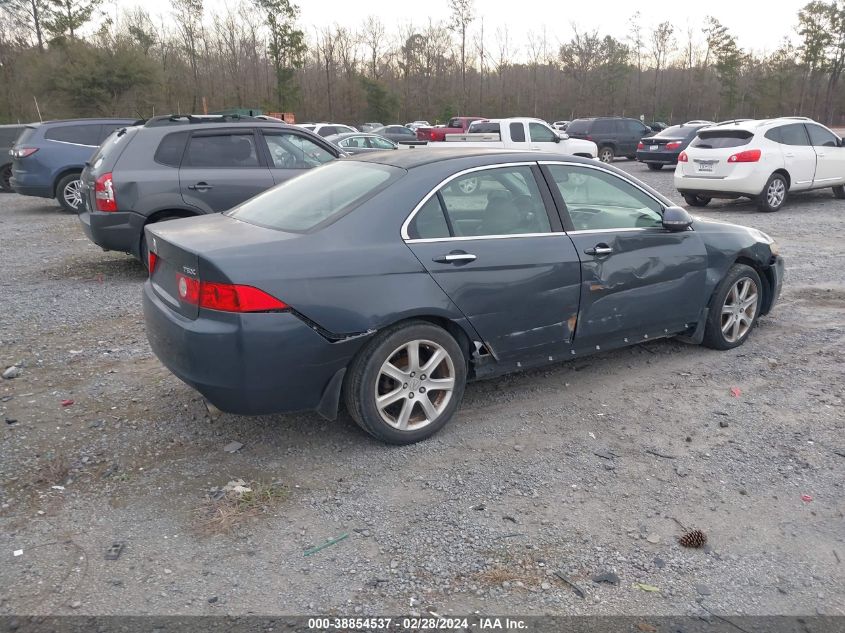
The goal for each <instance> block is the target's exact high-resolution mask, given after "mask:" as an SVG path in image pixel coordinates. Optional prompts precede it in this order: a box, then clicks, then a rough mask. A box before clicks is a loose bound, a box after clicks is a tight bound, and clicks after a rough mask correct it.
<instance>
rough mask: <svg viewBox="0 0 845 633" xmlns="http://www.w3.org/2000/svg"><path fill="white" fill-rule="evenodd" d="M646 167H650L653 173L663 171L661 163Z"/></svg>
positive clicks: (650, 164)
mask: <svg viewBox="0 0 845 633" xmlns="http://www.w3.org/2000/svg"><path fill="white" fill-rule="evenodd" d="M646 165H648V168H649V169H650V170H652V171H660V170H661V169H663V165H661V164H660V163H646Z"/></svg>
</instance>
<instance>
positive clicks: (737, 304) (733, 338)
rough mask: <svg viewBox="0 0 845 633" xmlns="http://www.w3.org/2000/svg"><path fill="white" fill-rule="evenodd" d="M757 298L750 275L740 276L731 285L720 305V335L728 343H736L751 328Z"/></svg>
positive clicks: (755, 287)
mask: <svg viewBox="0 0 845 633" xmlns="http://www.w3.org/2000/svg"><path fill="white" fill-rule="evenodd" d="M757 298H758V292H757V284H756V282H755V281H754V280H753V279H751V278H750V277H741V278H740V279H738V280H737V281H736V283H735V284H734V285H733V286H731V289H730V290H729V291H728V294H727V296H725V302H724V304H723V305H722V336H724V337H725V340H726V341H727V342H728V343H736V342H737V341H738V340H740V339H741V338H742V337H744V336H745V335H746V334H747V333H748V330H750V329H751V325H752V324H753V323H754V317H755V316H756V315H757Z"/></svg>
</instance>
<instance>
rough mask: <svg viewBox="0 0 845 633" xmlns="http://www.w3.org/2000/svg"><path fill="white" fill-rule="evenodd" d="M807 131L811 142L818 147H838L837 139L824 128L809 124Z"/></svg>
mask: <svg viewBox="0 0 845 633" xmlns="http://www.w3.org/2000/svg"><path fill="white" fill-rule="evenodd" d="M807 131H808V132H809V133H810V141H812V143H813V145H815V146H816V147H838V146H839V142H838V140H837V138H836V137H835V136H834V135H833V134H832V133H831V132H828V131H827V130H826V129H824V128H823V127H819V126H818V125H810V124H807Z"/></svg>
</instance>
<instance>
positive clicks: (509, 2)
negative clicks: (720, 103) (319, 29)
mask: <svg viewBox="0 0 845 633" xmlns="http://www.w3.org/2000/svg"><path fill="white" fill-rule="evenodd" d="M294 1H296V0H294ZM808 1H809V0H777V3H771V4H768V3H765V4H764V3H761V2H751V1H749V0H706V1H703V2H695V1H691V0H681V1H680V2H649V3H643V2H637V1H636V0H628V1H622V0H587V1H585V2H550V1H549V0H520V1H519V2H515V1H514V0H475V14H476V17H477V19H476V22H474V23H473V25H472V28H473V30H477V29H478V28H479V27H480V24H481V23H480V19H481V18H482V17H483V18H484V32H485V38H484V39H485V40H486V41H487V42H488V46H493V45H494V42H495V39H494V37H495V33H496V28H497V27H502V26H504V25H507V26H508V29H509V33H510V37H511V39H512V41H514V43H515V44H516V45H518V46H524V44H525V42H526V41H527V34H528V32H529V31H532V30H533V31H534V32H535V33H540V32H542V30H543V27H544V26H545V27H546V33H547V38H548V41H549V42H550V44H553V45H555V46H556V45H557V43H558V41H566V40H568V39H569V38H570V37H571V35H572V29H571V26H570V24H571V23H572V22H575V23H576V24H577V25H578V27H579V28H584V29H598V30H599V32H600V33H601V34H603V35H604V34H609V35H613V36H615V37H617V38H619V39H624V37H625V36H626V35H627V34H628V33H629V31H630V26H629V23H630V19H631V16H632V15H633V13H634V12H635V11H637V10H639V11H640V14H641V20H642V24H643V27H644V28H645V29H648V27H651V26H655V25H656V24H658V23H660V22H662V21H664V20H669V21H670V22H672V24H673V25H674V26H675V31H676V35H677V37H678V40H679V43H680V42H681V41H683V40H685V39H686V31H687V29H688V28H689V27H692V28H693V29H694V32H695V37H696V38H697V39H698V40H699V41H700V40H701V39H702V36H701V26H702V25H703V24H704V19H705V17H706V16H707V15H712V16H714V17H716V18H717V19H718V20H719V21H721V22H722V24H724V25H725V26H727V27H728V28H729V29H730V30H731V31H732V32H733V33H735V34H736V35H737V36H738V37H739V42H740V45H741V46H742V47H743V48H745V49H746V50H748V49H752V50H754V51H756V52H761V51H765V52H771V51H772V50H774V49H775V48H777V47H778V45H779V44H780V42H781V40H782V39H783V37H784V36H790V37H795V25H796V21H797V15H798V10H799V9H800V8H801V7H802V6H804V5H805V4H807V2H808ZM297 3H298V4H299V7H300V10H301V26H302V27H305V28H306V29H307V30H308V31H309V33H312V34H313V30H314V28H313V27H315V26H327V25H330V24H334V23H338V24H341V25H344V26H349V27H357V26H359V25H360V24H361V23H362V22H363V21H364V19H365V18H366V17H367V16H368V15H377V16H379V17H380V18H381V20H382V22H384V24H385V25H386V26H388V28H391V27H392V28H398V27H399V26H400V25H402V24H407V23H408V22H413V23H414V24H416V25H424V24H426V23H427V22H428V19H429V17H431V18H432V19H433V20H435V21H437V20H445V19H447V18H448V16H449V1H448V0H424V1H420V0H417V1H414V2H412V1H408V0H404V1H403V0H364V1H363V2H361V1H359V2H354V1H349V0H298V2H297ZM116 4H117V6H118V7H119V8H121V9H122V8H124V7H130V6H132V5H142V6H144V7H146V8H147V9H148V10H150V11H151V12H154V13H155V12H158V13H167V12H169V10H170V6H171V5H170V2H168V0H144V2H139V1H138V0H117V2H116ZM233 4H234V3H233V2H231V1H230V2H226V0H205V5H206V7H207V8H208V9H209V10H213V11H221V10H224V7H226V6H227V5H228V6H232V5H233Z"/></svg>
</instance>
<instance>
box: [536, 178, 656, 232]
mask: <svg viewBox="0 0 845 633" xmlns="http://www.w3.org/2000/svg"><path fill="white" fill-rule="evenodd" d="M549 172H550V173H551V175H552V179H553V180H554V182H555V185H557V188H558V190H559V191H560V195H561V197H562V198H563V201H564V203H565V204H566V209H567V211H568V213H569V217H570V219H571V220H572V225H573V227H574V229H575V230H576V231H595V230H601V229H633V228H655V227H662V226H663V217H662V215H661V213H660V212H661V210H662V206H661V205H660V204H659V203H658V202H657V201H656V200H655V199H654V198H652V197H651V196H649V195H647V194H645V193H644V192H643V191H641V190H640V189H638V188H637V187H635V186H634V185H632V184H630V183H628V182H626V181H625V180H623V179H621V178H619V177H618V176H615V175H613V174H610V173H607V172H605V171H602V170H598V169H590V168H587V167H578V166H574V165H549Z"/></svg>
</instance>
